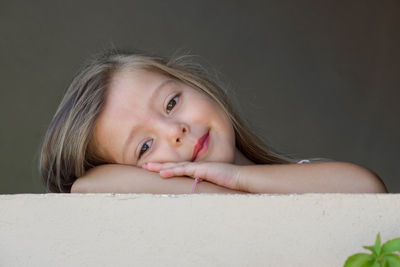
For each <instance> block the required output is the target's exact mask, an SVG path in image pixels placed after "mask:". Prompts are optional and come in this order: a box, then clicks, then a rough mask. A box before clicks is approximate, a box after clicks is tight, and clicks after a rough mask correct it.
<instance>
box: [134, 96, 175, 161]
mask: <svg viewBox="0 0 400 267" xmlns="http://www.w3.org/2000/svg"><path fill="white" fill-rule="evenodd" d="M180 96H181V93H178V94H176V95H175V96H174V97H173V98H171V99H170V100H169V102H168V105H167V107H166V108H165V109H166V112H167V114H169V113H170V112H171V111H172V110H171V111H169V112H168V106H169V104H170V103H171V101H172V100H174V99H175V98H177V97H178V98H179V97H180ZM177 104H178V101H175V105H174V106H173V107H172V109H174V108H175V106H176V105H177ZM149 141H151V143H153V140H148V141H146V142H145V143H144V144H143V146H142V147H141V149H140V151H139V157H138V160H139V159H140V158H141V157H142V155H143V154H145V153H146V152H147V151H148V149H146V150H143V147H144V146H145V145H146V144H147V142H149ZM146 146H148V145H146Z"/></svg>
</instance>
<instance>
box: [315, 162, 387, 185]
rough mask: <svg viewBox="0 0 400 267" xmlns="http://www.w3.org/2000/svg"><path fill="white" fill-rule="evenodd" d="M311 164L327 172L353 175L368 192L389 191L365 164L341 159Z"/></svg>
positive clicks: (345, 175) (346, 175)
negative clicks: (341, 160) (340, 160)
mask: <svg viewBox="0 0 400 267" xmlns="http://www.w3.org/2000/svg"><path fill="white" fill-rule="evenodd" d="M310 165H314V166H313V167H314V168H322V169H324V171H326V172H327V173H336V174H338V175H341V176H343V177H351V178H354V179H356V180H359V181H360V182H361V183H362V184H363V187H364V188H365V191H368V193H387V192H388V191H387V189H386V186H385V184H384V183H383V181H382V180H381V178H380V177H379V176H378V175H377V174H376V173H375V172H373V171H371V170H370V169H368V168H365V167H363V166H360V165H357V164H354V163H350V162H339V161H332V162H319V163H315V164H310Z"/></svg>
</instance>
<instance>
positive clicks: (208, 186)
mask: <svg viewBox="0 0 400 267" xmlns="http://www.w3.org/2000/svg"><path fill="white" fill-rule="evenodd" d="M193 182H194V180H193V179H192V178H188V177H173V178H171V179H169V180H166V179H163V178H162V177H160V175H159V174H158V173H154V172H149V171H147V170H144V169H140V168H137V167H134V166H129V165H118V164H107V165H101V166H97V167H95V168H92V169H90V170H89V171H88V172H87V173H85V175H84V176H82V177H80V178H79V179H77V180H76V181H75V182H74V184H73V185H72V188H71V193H154V194H188V193H190V190H191V188H192V185H193ZM195 192H196V193H235V194H244V193H246V192H241V191H236V190H232V189H228V188H225V187H222V186H219V185H215V184H213V183H210V182H207V181H203V182H201V183H199V184H197V186H196V191H195Z"/></svg>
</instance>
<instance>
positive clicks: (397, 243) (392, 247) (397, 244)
mask: <svg viewBox="0 0 400 267" xmlns="http://www.w3.org/2000/svg"><path fill="white" fill-rule="evenodd" d="M394 251H399V252H400V238H396V239H392V240H389V241H387V242H386V243H385V244H383V246H382V253H392V252H394Z"/></svg>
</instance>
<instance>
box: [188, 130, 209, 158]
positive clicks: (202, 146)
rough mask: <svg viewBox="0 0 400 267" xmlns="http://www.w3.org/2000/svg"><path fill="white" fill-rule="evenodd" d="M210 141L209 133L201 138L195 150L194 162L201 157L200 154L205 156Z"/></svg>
mask: <svg viewBox="0 0 400 267" xmlns="http://www.w3.org/2000/svg"><path fill="white" fill-rule="evenodd" d="M209 139H210V132H209V131H208V132H207V133H206V134H205V135H203V136H202V137H200V138H199V140H198V141H197V144H196V146H195V147H194V150H193V156H192V161H195V160H196V158H197V157H198V156H199V154H203V152H204V151H205V150H207V148H208V141H209Z"/></svg>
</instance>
